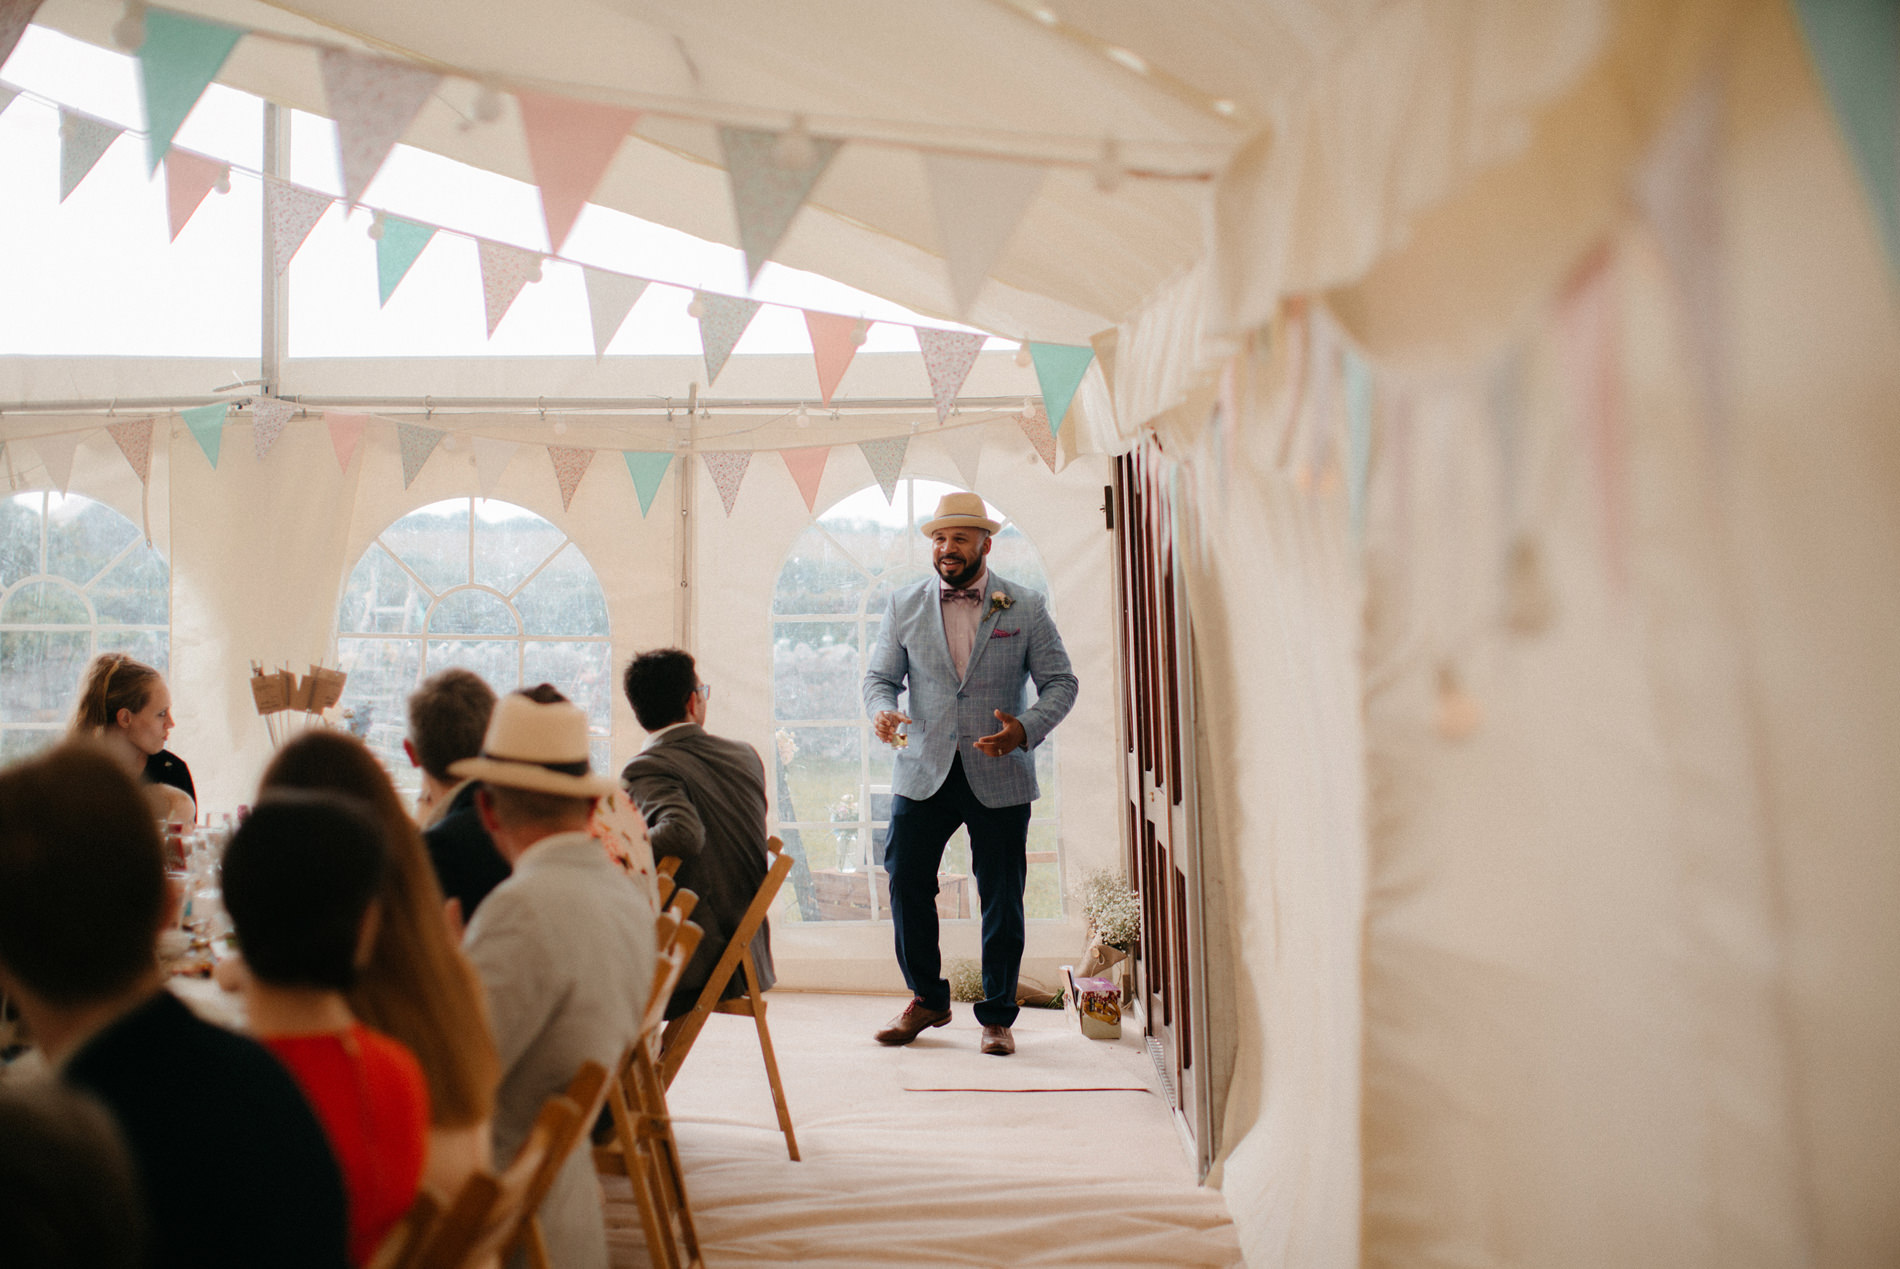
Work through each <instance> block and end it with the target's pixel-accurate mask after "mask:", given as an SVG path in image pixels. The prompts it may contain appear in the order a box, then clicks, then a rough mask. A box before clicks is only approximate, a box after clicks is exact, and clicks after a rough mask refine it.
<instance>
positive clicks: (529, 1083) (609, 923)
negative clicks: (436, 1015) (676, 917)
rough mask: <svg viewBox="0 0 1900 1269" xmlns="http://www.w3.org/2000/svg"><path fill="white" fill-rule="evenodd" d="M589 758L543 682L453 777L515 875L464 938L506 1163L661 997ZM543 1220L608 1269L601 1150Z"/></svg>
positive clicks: (547, 1230)
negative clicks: (601, 827)
mask: <svg viewBox="0 0 1900 1269" xmlns="http://www.w3.org/2000/svg"><path fill="white" fill-rule="evenodd" d="M587 750H588V738H587V715H585V714H583V713H582V712H581V710H580V707H579V706H577V705H575V704H573V703H572V702H570V701H569V700H568V699H567V698H566V697H564V696H562V695H561V694H560V693H559V692H557V691H555V689H554V688H553V687H552V686H550V685H548V684H546V683H543V684H540V685H539V686H537V687H534V688H532V689H529V690H527V691H521V692H510V693H509V694H508V695H506V696H504V697H502V698H501V700H500V702H499V703H497V704H496V706H495V716H494V718H493V719H492V720H491V721H490V722H489V724H488V735H487V736H486V737H485V738H484V739H483V741H482V756H481V757H479V758H468V759H464V760H463V761H461V762H458V763H456V764H455V765H454V767H452V768H451V771H452V773H453V774H455V775H458V776H462V777H464V778H467V779H472V780H480V781H481V782H482V787H481V791H480V792H479V793H477V794H476V795H475V804H476V805H477V806H478V807H480V808H481V814H482V823H483V824H484V825H485V826H486V827H487V829H488V833H489V836H491V837H493V838H494V839H495V846H496V847H497V848H498V849H499V850H500V851H501V853H502V856H503V858H505V859H507V860H508V862H509V863H510V864H511V865H512V866H513V869H514V870H513V872H512V873H510V874H509V877H508V880H506V881H504V882H502V883H501V884H500V885H499V886H496V887H495V888H494V890H493V891H491V892H490V893H489V895H488V897H487V898H486V899H484V900H482V906H481V908H480V909H479V910H477V911H476V913H475V919H474V920H473V921H470V922H469V925H468V935H467V937H466V938H465V939H464V941H463V947H464V948H465V949H466V950H467V952H468V956H469V959H470V960H471V961H473V962H474V963H475V971H476V973H478V974H479V975H480V976H481V980H482V985H483V987H484V988H485V989H486V991H487V995H488V1016H489V1018H490V1020H491V1021H492V1022H493V1024H494V1028H495V1046H496V1048H497V1049H499V1050H500V1053H501V1066H502V1077H501V1092H500V1094H499V1095H498V1097H497V1098H496V1105H495V1158H496V1159H497V1160H499V1161H500V1162H501V1163H503V1164H506V1163H507V1161H508V1160H510V1159H512V1158H514V1156H515V1154H516V1152H517V1151H518V1150H519V1149H520V1147H521V1143H522V1141H523V1140H525V1139H526V1137H527V1135H528V1131H529V1129H530V1128H532V1127H533V1125H534V1120H535V1116H536V1115H537V1114H539V1113H540V1110H541V1105H542V1103H543V1102H545V1101H547V1099H548V1098H549V1097H551V1096H554V1095H555V1094H557V1093H562V1092H565V1091H566V1090H567V1086H568V1081H570V1080H572V1079H573V1078H574V1073H575V1072H576V1071H578V1070H579V1069H580V1068H581V1065H582V1063H585V1062H598V1063H600V1064H601V1065H602V1066H604V1067H606V1068H607V1069H609V1070H612V1069H613V1068H614V1066H615V1064H616V1063H617V1062H618V1061H619V1060H620V1054H621V1053H622V1051H623V1050H625V1048H626V1047H627V1045H628V1044H629V1043H630V1042H631V1041H632V1040H633V1038H634V1036H635V1035H636V1034H638V1033H639V1030H640V1017H641V1014H642V1013H643V1012H644V1011H645V1009H646V999H647V993H648V991H649V990H650V989H651V987H652V981H653V965H654V961H655V959H656V958H655V954H654V946H653V909H652V907H651V906H649V905H648V903H647V900H646V897H645V896H644V895H642V894H641V893H640V891H639V889H638V888H637V887H635V885H634V883H633V881H632V879H631V878H629V877H628V876H627V874H626V873H624V872H622V871H621V870H620V867H619V865H617V864H615V863H614V862H613V860H611V859H609V858H608V857H607V852H606V850H605V849H604V848H603V847H602V846H601V843H600V842H599V840H598V839H596V838H595V837H593V836H592V835H591V834H590V833H589V832H588V831H587V830H588V824H589V822H590V820H591V819H592V818H593V814H594V802H595V800H596V799H597V798H600V797H602V796H604V795H606V794H608V793H611V792H613V789H614V784H613V781H611V780H608V779H605V778H603V777H600V776H596V775H593V774H591V773H590V771H589V767H588V756H587ZM540 1215H541V1226H542V1232H543V1234H544V1235H545V1236H546V1239H547V1248H548V1260H549V1263H551V1264H554V1265H558V1266H560V1269H606V1265H607V1226H606V1219H605V1217H604V1215H603V1213H602V1212H601V1206H600V1184H599V1182H598V1181H597V1180H595V1177H594V1160H593V1156H592V1153H591V1152H590V1151H587V1150H585V1149H582V1150H575V1151H573V1152H572V1153H571V1154H569V1155H568V1157H567V1161H566V1163H564V1164H563V1165H562V1167H561V1170H560V1172H559V1174H558V1175H557V1176H556V1178H555V1181H554V1188H553V1189H552V1190H550V1191H549V1192H548V1196H547V1198H546V1199H545V1200H544V1201H543V1202H542V1204H541V1209H540Z"/></svg>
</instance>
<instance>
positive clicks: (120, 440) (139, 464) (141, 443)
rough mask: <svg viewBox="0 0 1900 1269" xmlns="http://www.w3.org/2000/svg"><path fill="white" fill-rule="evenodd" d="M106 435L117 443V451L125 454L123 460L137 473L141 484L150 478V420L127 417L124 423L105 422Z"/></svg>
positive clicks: (149, 481)
mask: <svg viewBox="0 0 1900 1269" xmlns="http://www.w3.org/2000/svg"><path fill="white" fill-rule="evenodd" d="M106 435H108V436H110V437H111V438H112V439H113V441H114V442H115V443H116V444H117V445H118V447H119V452H120V453H121V454H124V455H125V461H126V462H128V463H130V464H131V465H132V470H133V471H134V472H136V473H138V478H139V483H140V484H141V485H146V484H150V483H151V480H152V420H150V419H129V420H127V421H126V422H124V423H108V424H106Z"/></svg>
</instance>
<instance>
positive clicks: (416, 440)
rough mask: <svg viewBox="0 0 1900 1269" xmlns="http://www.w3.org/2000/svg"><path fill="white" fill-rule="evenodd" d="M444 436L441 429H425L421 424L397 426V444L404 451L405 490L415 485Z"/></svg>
mask: <svg viewBox="0 0 1900 1269" xmlns="http://www.w3.org/2000/svg"><path fill="white" fill-rule="evenodd" d="M444 435H446V433H444V432H443V430H442V429H441V428H439V427H424V426H422V425H421V424H420V423H398V424H396V444H397V445H398V446H399V447H400V448H401V449H402V487H403V488H404V489H407V488H408V487H409V486H410V485H412V484H414V483H415V479H416V477H417V476H418V475H419V474H420V473H421V471H422V465H423V464H424V463H426V462H428V461H429V455H431V454H433V453H435V447H436V446H438V445H440V444H441V443H442V438H443V436H444Z"/></svg>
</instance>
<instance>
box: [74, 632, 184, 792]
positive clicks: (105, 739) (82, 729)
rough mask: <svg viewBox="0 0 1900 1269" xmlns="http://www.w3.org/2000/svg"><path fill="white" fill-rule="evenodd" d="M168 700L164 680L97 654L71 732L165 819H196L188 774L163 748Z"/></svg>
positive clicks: (135, 664)
mask: <svg viewBox="0 0 1900 1269" xmlns="http://www.w3.org/2000/svg"><path fill="white" fill-rule="evenodd" d="M172 726H173V723H172V694H171V689H169V688H167V687H166V686H165V678H164V676H163V675H161V674H160V673H159V672H158V671H157V670H154V669H153V668H152V667H151V666H149V665H146V664H145V663H144V662H142V661H134V660H133V659H132V658H131V657H129V656H127V655H126V654H125V653H123V652H102V653H100V654H99V655H98V656H96V657H94V658H93V659H92V664H91V665H88V666H87V667H86V676H85V678H84V679H83V680H82V681H81V683H80V688H79V703H78V704H77V705H75V706H74V708H73V721H72V726H71V729H70V730H71V732H72V734H73V735H74V736H83V737H85V738H87V739H90V740H98V741H100V742H102V743H103V744H104V745H105V747H106V748H107V749H108V750H109V751H110V752H111V753H112V756H113V757H114V758H117V759H118V760H119V765H121V766H123V767H124V768H125V770H126V774H128V775H131V776H133V777H136V778H138V779H140V780H142V781H143V782H144V785H145V790H146V800H147V801H148V802H150V803H151V805H152V809H153V810H154V811H156V812H159V813H160V814H162V815H163V816H164V817H165V818H166V819H168V820H173V821H176V822H178V823H181V824H190V823H193V822H194V821H196V820H197V818H198V790H197V789H196V787H194V786H193V784H192V782H191V768H189V767H187V766H186V765H185V763H184V760H183V759H181V758H180V757H178V755H177V754H174V753H172V752H171V751H170V750H169V749H167V748H165V740H166V738H167V737H168V736H170V735H171V730H172Z"/></svg>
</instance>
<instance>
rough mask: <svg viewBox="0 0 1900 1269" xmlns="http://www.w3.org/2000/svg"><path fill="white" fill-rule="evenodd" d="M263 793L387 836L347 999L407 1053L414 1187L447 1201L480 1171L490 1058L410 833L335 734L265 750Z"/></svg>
mask: <svg viewBox="0 0 1900 1269" xmlns="http://www.w3.org/2000/svg"><path fill="white" fill-rule="evenodd" d="M272 789H323V790H330V791H334V792H338V793H346V794H349V795H351V796H353V797H356V798H360V799H362V800H363V801H364V802H367V803H368V804H369V805H370V807H371V808H372V809H373V810H374V811H375V813H376V818H377V820H378V822H379V823H380V824H381V825H382V828H383V832H384V834H385V835H386V836H387V838H388V845H389V859H390V865H391V866H390V867H389V868H388V869H387V870H386V871H385V872H384V875H383V883H382V892H381V895H380V896H379V897H380V900H381V906H382V912H383V920H382V923H381V925H380V927H379V928H378V930H377V933H376V937H375V943H374V945H373V946H372V948H371V951H370V958H369V965H368V967H367V968H366V969H365V970H364V971H363V973H362V975H361V976H360V977H359V978H358V979H357V981H356V985H355V987H354V988H353V989H352V990H351V991H350V993H349V1004H350V1009H351V1010H352V1011H353V1012H354V1013H355V1014H356V1016H357V1017H359V1018H361V1019H362V1020H363V1021H364V1022H365V1023H366V1024H368V1025H369V1026H370V1027H372V1028H374V1029H375V1030H378V1031H381V1032H383V1033H385V1034H387V1035H390V1036H393V1037H395V1038H396V1039H397V1040H400V1041H401V1042H402V1043H403V1044H406V1045H407V1046H409V1048H410V1049H411V1050H412V1051H413V1052H414V1053H415V1055H416V1060H417V1061H418V1062H419V1063H420V1064H421V1066H422V1074H423V1077H424V1078H425V1079H426V1080H427V1081H428V1085H429V1112H430V1119H431V1124H430V1131H429V1161H428V1164H427V1166H426V1168H425V1169H424V1171H423V1174H422V1182H423V1185H424V1186H425V1187H427V1188H428V1189H430V1190H433V1191H435V1192H436V1193H437V1194H439V1195H444V1196H448V1195H453V1194H454V1193H455V1191H456V1190H457V1189H458V1188H459V1187H460V1186H461V1183H462V1182H463V1181H464V1180H466V1179H467V1178H468V1176H469V1174H470V1173H471V1172H473V1171H474V1170H475V1169H476V1168H478V1167H487V1166H488V1164H489V1162H490V1157H489V1146H488V1141H489V1121H490V1120H491V1119H492V1118H494V1113H495V1087H496V1085H497V1084H498V1083H500V1080H501V1063H500V1060H499V1059H498V1058H497V1057H496V1055H495V1042H494V1039H493V1038H492V1037H491V1036H490V1034H489V1030H488V1018H487V1014H486V1011H485V1009H484V1006H483V1004H482V994H481V984H480V983H479V982H478V981H477V980H476V978H475V972H474V970H473V969H472V968H471V967H470V965H469V963H468V961H467V960H466V959H465V958H464V957H463V956H462V953H461V950H460V948H458V947H457V946H456V942H455V939H454V938H453V936H452V935H451V934H450V931H449V925H448V920H447V917H446V916H445V914H444V912H443V899H442V890H441V888H440V887H439V886H438V885H437V884H436V880H435V872H434V870H433V869H432V868H431V867H430V866H429V857H428V854H427V853H426V852H425V851H424V850H423V847H422V835H421V833H420V832H419V831H418V830H417V828H416V825H415V822H414V821H413V820H411V819H410V818H409V815H408V813H407V812H406V811H405V810H404V809H403V805H402V799H401V798H400V797H399V796H398V795H397V793H396V789H395V786H394V785H392V784H391V783H390V782H389V776H388V775H387V773H385V772H384V770H383V768H382V765H381V764H380V763H379V762H377V761H376V758H375V755H373V754H371V753H370V751H369V749H368V748H367V747H366V746H365V745H364V744H363V742H362V741H360V740H357V739H356V738H355V737H353V736H350V735H348V734H346V733H343V732H336V731H312V732H308V733H306V734H304V735H302V736H299V737H297V738H296V739H295V740H292V741H290V742H289V743H288V744H286V745H285V746H284V747H283V748H282V749H280V750H278V751H277V756H276V757H275V758H273V759H272V760H271V764H270V766H269V767H267V768H265V770H264V778H263V780H262V781H261V782H260V784H259V787H258V794H259V801H260V802H261V801H262V800H263V794H264V793H265V792H266V791H267V790H272Z"/></svg>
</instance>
